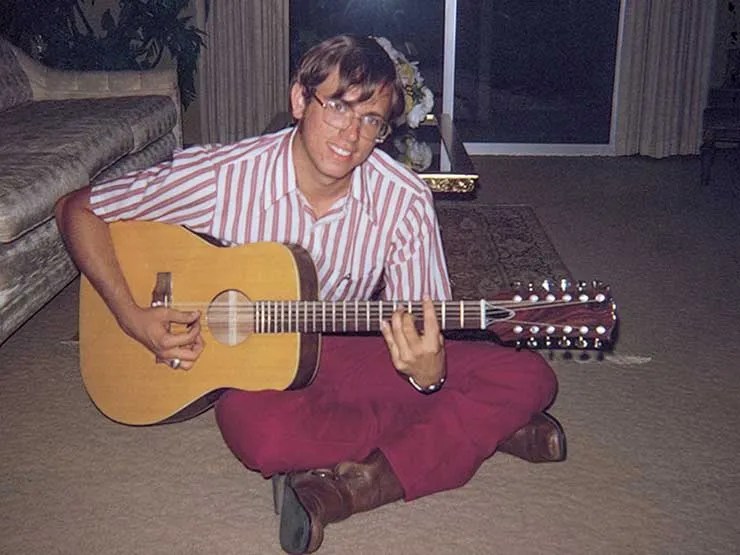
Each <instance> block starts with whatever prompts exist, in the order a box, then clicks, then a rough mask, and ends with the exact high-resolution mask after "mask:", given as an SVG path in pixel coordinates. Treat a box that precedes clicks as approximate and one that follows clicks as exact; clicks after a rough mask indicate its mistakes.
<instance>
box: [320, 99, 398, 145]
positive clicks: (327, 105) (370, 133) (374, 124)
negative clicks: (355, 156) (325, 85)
mask: <svg viewBox="0 0 740 555" xmlns="http://www.w3.org/2000/svg"><path fill="white" fill-rule="evenodd" d="M311 94H312V95H313V97H314V98H315V99H316V101H317V102H318V103H319V105H320V106H321V107H322V108H323V114H324V123H326V124H327V125H331V126H332V127H334V128H336V129H347V128H348V127H349V126H350V125H351V124H352V120H354V119H359V120H360V135H361V136H362V137H364V138H365V139H369V140H371V141H375V142H376V143H382V142H383V141H384V140H385V139H386V138H387V137H388V135H390V134H391V126H390V125H388V122H386V121H385V120H384V119H383V118H381V117H380V116H375V115H373V114H365V115H359V114H356V113H355V111H354V110H353V109H352V107H351V106H350V104H349V103H348V102H345V101H344V100H340V99H338V98H329V99H327V100H321V98H319V96H318V95H317V94H316V91H312V92H311Z"/></svg>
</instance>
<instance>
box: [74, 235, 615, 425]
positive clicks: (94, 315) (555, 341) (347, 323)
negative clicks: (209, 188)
mask: <svg viewBox="0 0 740 555" xmlns="http://www.w3.org/2000/svg"><path fill="white" fill-rule="evenodd" d="M110 230H111V233H112V236H113V244H114V248H115V251H116V255H117V257H118V260H119V261H120V264H121V268H122V270H123V273H124V276H125V278H126V280H127V283H128V284H129V287H130V289H131V292H132V294H133V296H134V299H135V300H136V302H137V303H138V304H139V305H141V306H147V305H164V306H170V307H173V308H177V309H181V310H186V311H187V310H194V309H199V310H201V313H202V317H201V327H202V334H203V338H204V340H205V342H206V348H205V349H204V351H203V353H202V354H201V356H200V358H199V359H198V361H197V362H196V363H195V365H194V367H193V368H192V369H190V370H187V371H185V370H173V369H172V368H170V367H169V366H167V365H166V364H162V363H161V362H160V361H157V360H156V359H155V356H154V355H153V354H152V353H151V352H150V351H149V350H147V349H146V348H145V347H143V346H142V345H141V344H140V343H138V342H137V341H135V340H133V339H131V338H130V337H129V336H127V335H126V334H125V333H123V332H122V331H121V329H120V328H119V326H118V323H117V321H116V319H115V318H114V316H113V315H112V314H111V312H110V311H109V310H108V308H107V306H106V305H105V303H104V302H103V300H102V299H101V297H100V296H98V294H97V293H96V291H95V290H94V288H93V287H92V286H91V284H90V283H89V282H88V281H87V280H86V279H85V278H84V277H83V279H82V283H81V291H80V366H81V372H82V378H83V381H84V384H85V388H86V390H87V392H88V394H89V395H90V398H91V399H92V401H93V402H94V403H95V405H96V406H97V407H98V409H99V410H100V411H101V412H102V413H103V414H105V415H106V416H108V417H109V418H111V419H112V420H114V421H117V422H120V423H124V424H131V425H147V424H157V423H165V422H174V421H179V420H184V419H186V418H190V417H192V416H195V415H196V414H198V413H200V412H202V411H203V410H205V409H207V408H208V407H209V406H210V405H211V404H212V403H213V402H214V401H215V399H216V398H217V397H218V395H219V393H220V392H221V391H222V390H223V389H224V388H237V389H244V390H248V391H250V390H264V389H276V390H285V389H296V388H301V387H305V386H306V385H308V384H309V383H310V382H311V381H312V379H313V377H314V375H315V373H316V371H317V365H318V354H319V346H320V337H321V334H326V333H367V332H377V331H378V330H379V329H380V322H381V321H382V320H387V319H389V318H390V316H391V314H392V313H393V311H395V310H397V309H399V308H402V309H403V310H407V311H408V312H410V313H412V314H416V315H419V316H420V315H421V313H422V305H421V303H420V302H408V301H400V300H399V301H339V302H329V301H321V300H318V291H319V288H318V280H317V276H316V271H315V268H314V265H313V262H312V261H311V258H310V256H309V255H308V253H307V252H306V251H305V250H303V249H301V248H300V247H295V246H287V245H283V244H279V243H267V242H265V243H253V244H249V245H244V246H239V247H233V248H222V247H218V246H216V245H214V244H212V243H211V242H208V241H206V240H205V239H203V238H201V237H200V236H198V235H196V234H194V233H192V232H191V231H189V230H187V229H186V228H183V227H178V226H172V225H167V224H161V223H152V222H119V223H114V224H112V225H111V226H110ZM434 304H435V309H436V313H437V317H438V320H439V322H440V326H441V328H442V329H443V330H446V331H449V330H462V329H478V330H489V331H490V332H493V334H494V335H495V338H496V339H498V340H499V341H500V342H503V343H507V344H509V343H510V344H512V345H514V346H519V347H525V348H571V347H572V348H590V349H601V348H605V347H607V346H608V345H609V344H610V342H611V340H612V333H613V330H614V327H615V322H616V309H615V304H614V302H613V300H612V298H611V295H610V292H609V288H608V287H607V286H605V285H602V284H600V283H598V282H594V283H589V284H586V283H584V282H579V283H576V284H569V283H566V282H560V283H554V282H549V281H546V282H544V283H543V284H542V285H538V286H533V285H531V284H527V285H519V286H517V287H516V288H514V289H513V290H511V291H508V292H506V293H501V294H499V295H496V296H495V297H494V298H493V299H491V300H474V301H471V300H461V301H458V300H456V301H440V302H435V303H434ZM421 320H422V318H421V317H420V318H418V319H417V321H421ZM173 331H175V330H173Z"/></svg>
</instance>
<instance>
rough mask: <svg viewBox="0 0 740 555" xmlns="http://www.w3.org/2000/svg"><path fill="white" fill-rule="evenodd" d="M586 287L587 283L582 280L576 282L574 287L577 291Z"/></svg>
mask: <svg viewBox="0 0 740 555" xmlns="http://www.w3.org/2000/svg"><path fill="white" fill-rule="evenodd" d="M587 288H588V283H586V282H585V281H583V280H580V281H578V282H577V284H576V289H577V290H578V292H579V293H581V292H583V291H585V290H586V289H587Z"/></svg>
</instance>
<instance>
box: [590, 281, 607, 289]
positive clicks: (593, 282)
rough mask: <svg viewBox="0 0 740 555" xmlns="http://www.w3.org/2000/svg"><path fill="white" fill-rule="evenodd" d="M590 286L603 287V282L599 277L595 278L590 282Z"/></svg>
mask: <svg viewBox="0 0 740 555" xmlns="http://www.w3.org/2000/svg"><path fill="white" fill-rule="evenodd" d="M591 287H593V288H594V289H603V288H604V282H603V281H601V280H600V279H595V280H593V281H592V282H591Z"/></svg>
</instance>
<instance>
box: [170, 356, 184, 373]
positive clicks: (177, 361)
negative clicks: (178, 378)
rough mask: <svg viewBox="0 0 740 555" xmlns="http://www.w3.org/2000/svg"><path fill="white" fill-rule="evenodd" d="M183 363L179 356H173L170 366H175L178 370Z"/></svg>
mask: <svg viewBox="0 0 740 555" xmlns="http://www.w3.org/2000/svg"><path fill="white" fill-rule="evenodd" d="M181 363H182V361H181V360H180V359H179V358H173V359H172V360H171V361H170V368H174V369H175V370H177V369H178V368H180V364H181Z"/></svg>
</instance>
